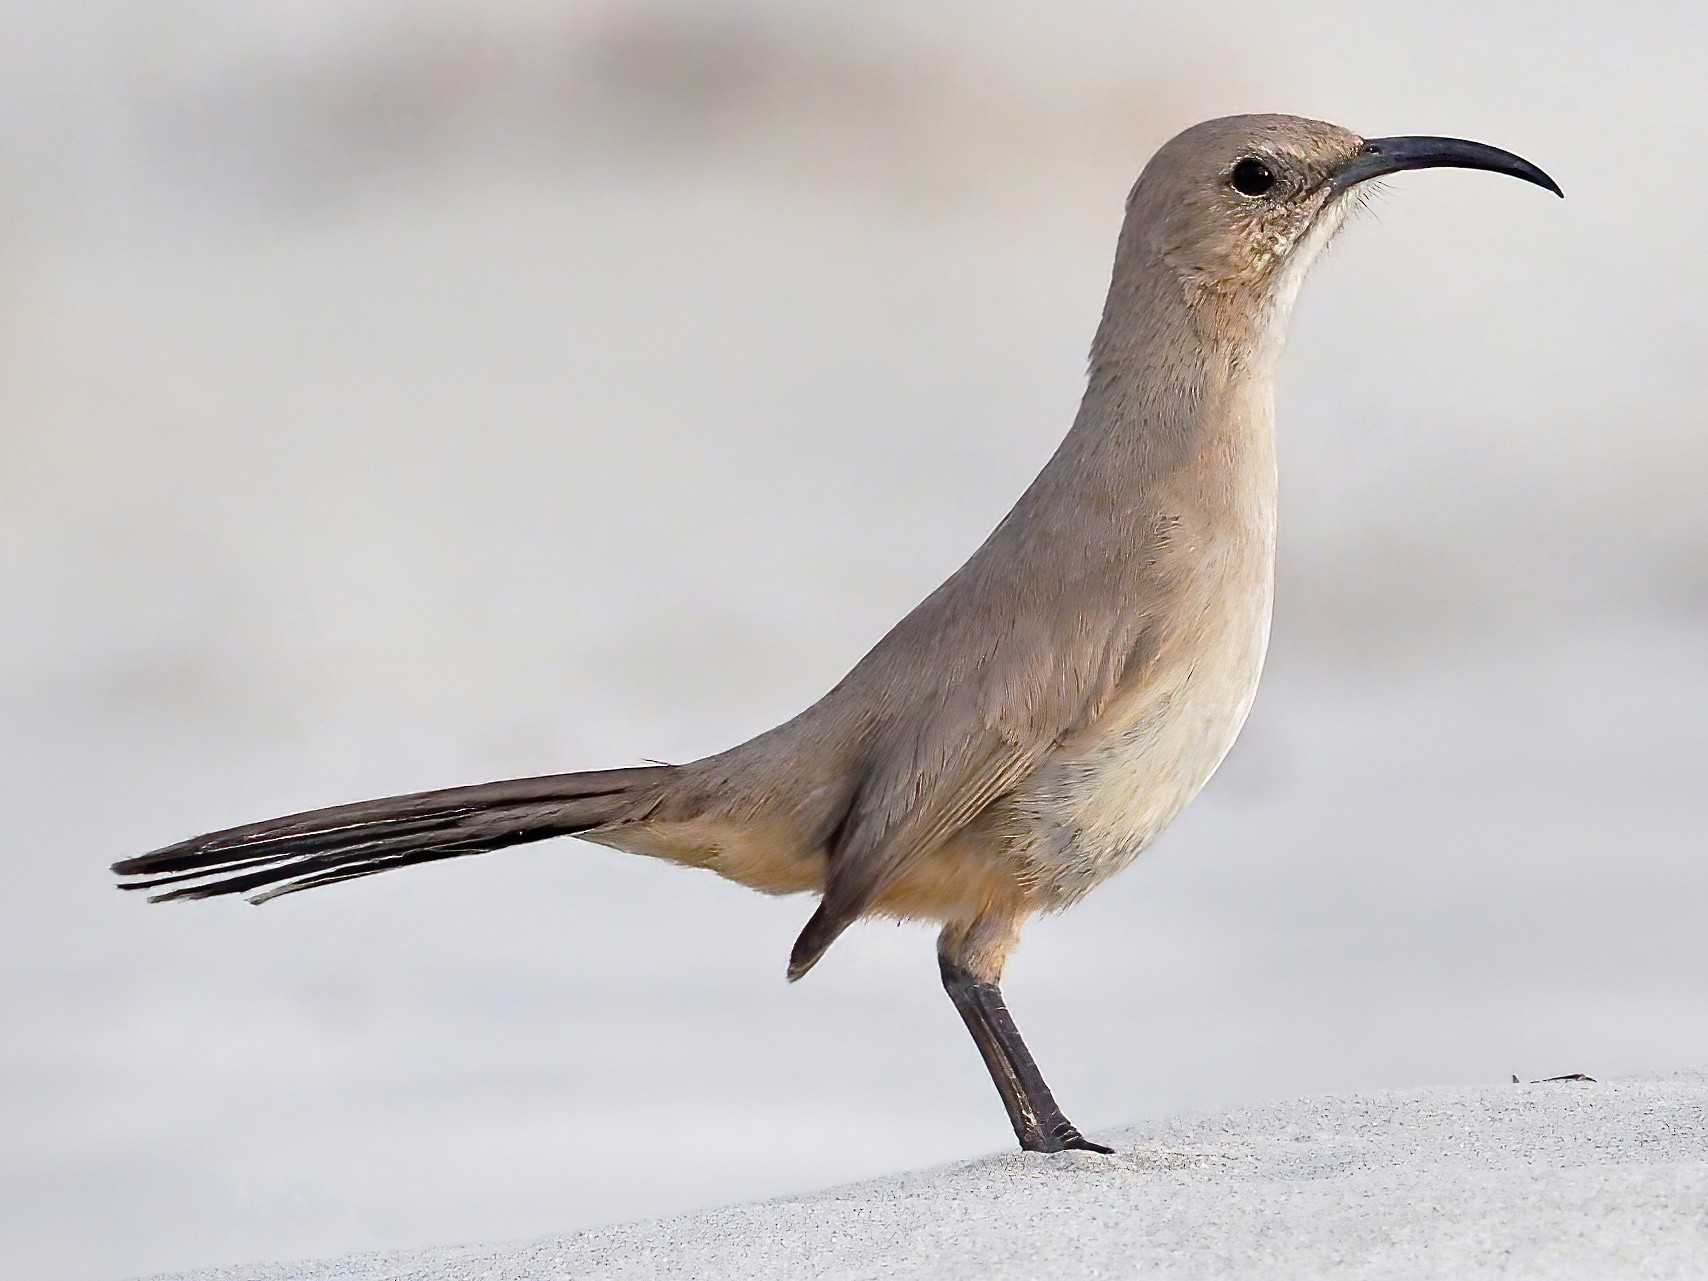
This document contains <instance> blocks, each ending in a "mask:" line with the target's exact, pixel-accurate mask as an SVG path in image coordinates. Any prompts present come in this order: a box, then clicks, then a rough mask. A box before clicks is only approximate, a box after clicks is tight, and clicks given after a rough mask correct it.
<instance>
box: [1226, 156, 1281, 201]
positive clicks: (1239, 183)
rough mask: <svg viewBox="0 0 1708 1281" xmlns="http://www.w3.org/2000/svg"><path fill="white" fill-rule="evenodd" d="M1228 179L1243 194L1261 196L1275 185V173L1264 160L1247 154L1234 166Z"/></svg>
mask: <svg viewBox="0 0 1708 1281" xmlns="http://www.w3.org/2000/svg"><path fill="white" fill-rule="evenodd" d="M1228 181H1229V182H1231V183H1233V185H1234V190H1235V191H1237V192H1239V193H1240V194H1241V195H1242V196H1261V195H1262V194H1263V193H1264V192H1266V191H1268V190H1269V189H1270V188H1271V187H1273V186H1274V185H1275V174H1274V173H1273V172H1272V171H1271V170H1270V168H1269V166H1268V165H1266V164H1264V163H1263V161H1261V160H1256V159H1253V158H1252V157H1250V156H1247V157H1246V158H1245V159H1244V160H1242V161H1240V162H1239V163H1238V164H1237V165H1235V166H1234V171H1233V172H1232V173H1231V174H1229V175H1228Z"/></svg>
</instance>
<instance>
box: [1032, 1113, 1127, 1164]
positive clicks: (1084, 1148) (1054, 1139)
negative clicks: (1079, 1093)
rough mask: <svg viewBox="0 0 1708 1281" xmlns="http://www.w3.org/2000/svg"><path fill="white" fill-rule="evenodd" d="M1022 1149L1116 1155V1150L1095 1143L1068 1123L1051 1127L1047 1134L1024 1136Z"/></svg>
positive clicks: (1038, 1132)
mask: <svg viewBox="0 0 1708 1281" xmlns="http://www.w3.org/2000/svg"><path fill="white" fill-rule="evenodd" d="M1020 1147H1021V1148H1022V1149H1023V1150H1024V1151H1027V1152H1101V1153H1102V1154H1103V1155H1104V1156H1114V1155H1115V1149H1114V1148H1106V1147H1104V1146H1103V1145H1102V1144H1101V1143H1093V1142H1092V1141H1091V1140H1090V1139H1088V1138H1086V1137H1085V1136H1084V1135H1083V1134H1081V1133H1080V1132H1079V1131H1078V1130H1077V1129H1076V1128H1074V1127H1073V1126H1072V1125H1070V1124H1068V1123H1067V1122H1066V1121H1064V1122H1062V1123H1061V1124H1060V1125H1055V1126H1051V1127H1050V1130H1049V1133H1047V1134H1046V1133H1043V1132H1042V1131H1036V1130H1035V1131H1032V1132H1031V1133H1028V1134H1022V1135H1021V1136H1020Z"/></svg>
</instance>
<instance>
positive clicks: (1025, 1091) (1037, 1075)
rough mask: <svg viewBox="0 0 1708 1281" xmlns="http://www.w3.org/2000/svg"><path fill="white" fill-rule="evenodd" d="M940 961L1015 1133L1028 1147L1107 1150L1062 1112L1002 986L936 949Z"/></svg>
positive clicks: (947, 986)
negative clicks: (977, 975) (1022, 1036)
mask: <svg viewBox="0 0 1708 1281" xmlns="http://www.w3.org/2000/svg"><path fill="white" fill-rule="evenodd" d="M937 964H938V967H939V968H940V969H941V970H942V972H943V990H944V991H946V992H947V993H948V994H949V999H950V1000H951V1001H953V1002H954V1003H955V1008H956V1009H957V1010H959V1011H960V1012H961V1018H962V1019H964V1020H965V1021H966V1024H967V1031H969V1032H971V1033H972V1034H973V1043H974V1044H975V1045H977V1046H978V1047H979V1053H980V1054H981V1055H983V1056H984V1062H985V1066H986V1067H987V1068H989V1069H990V1079H991V1080H993V1081H995V1082H996V1092H997V1093H998V1094H1000V1095H1001V1096H1002V1105H1003V1107H1005V1108H1007V1109H1008V1119H1009V1121H1011V1122H1012V1123H1013V1125H1014V1137H1015V1138H1017V1139H1019V1140H1020V1146H1021V1147H1022V1148H1023V1149H1025V1150H1026V1151H1028V1152H1060V1151H1063V1150H1064V1149H1066V1148H1080V1149H1082V1150H1084V1151H1087V1152H1105V1153H1107V1152H1110V1151H1111V1149H1109V1148H1106V1147H1104V1146H1103V1145H1102V1144H1100V1143H1093V1142H1091V1141H1090V1140H1089V1139H1087V1138H1086V1137H1085V1136H1084V1135H1082V1134H1081V1133H1080V1132H1079V1131H1078V1130H1076V1129H1075V1128H1074V1125H1073V1122H1072V1121H1069V1120H1068V1119H1067V1117H1065V1116H1063V1115H1062V1110H1061V1108H1060V1106H1058V1105H1057V1103H1056V1099H1055V1096H1054V1095H1053V1094H1051V1093H1050V1087H1049V1086H1048V1085H1047V1084H1045V1082H1044V1074H1043V1073H1042V1072H1040V1071H1038V1065H1037V1063H1035V1062H1034V1061H1033V1059H1032V1053H1031V1051H1030V1050H1028V1049H1027V1048H1026V1042H1024V1041H1022V1040H1021V1039H1020V1029H1019V1028H1017V1027H1015V1026H1014V1019H1013V1018H1012V1017H1011V1016H1010V1015H1009V1013H1008V1007H1007V1006H1006V1005H1004V1004H1003V1002H1002V989H1001V988H1000V987H998V986H997V985H996V984H995V983H987V982H983V981H981V980H979V979H976V978H974V977H973V976H972V975H971V974H969V973H968V972H967V971H966V970H964V969H962V968H961V967H960V966H959V965H957V964H956V963H955V962H953V961H951V960H949V959H948V958H947V957H945V956H943V955H942V954H941V953H939V955H938V957H937Z"/></svg>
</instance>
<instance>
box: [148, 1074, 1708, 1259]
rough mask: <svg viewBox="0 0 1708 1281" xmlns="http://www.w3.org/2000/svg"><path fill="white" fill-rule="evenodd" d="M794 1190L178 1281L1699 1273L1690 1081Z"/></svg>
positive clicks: (1700, 1089)
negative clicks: (533, 1237)
mask: <svg viewBox="0 0 1708 1281" xmlns="http://www.w3.org/2000/svg"><path fill="white" fill-rule="evenodd" d="M1102 1137H1104V1138H1108V1139H1110V1140H1111V1141H1112V1142H1113V1144H1114V1146H1115V1147H1116V1155H1115V1156H1113V1157H1099V1156H1093V1155H1090V1154H1084V1153H1064V1154H1061V1155H1059V1156H1053V1157H1041V1156H1036V1155H1021V1154H1012V1155H1006V1156H997V1157H990V1158H987V1159H985V1160H982V1161H973V1162H968V1163H966V1164H963V1165H954V1166H947V1167H944V1168H941V1169H936V1170H924V1171H920V1172H918V1173H914V1174H906V1175H900V1176H897V1177H895V1178H889V1179H879V1180H875V1181H873V1182H869V1183H860V1184H854V1185H852V1186H849V1187H842V1188H833V1189H831V1190H829V1191H826V1192H819V1193H815V1194H813V1195H810V1196H801V1197H791V1198H788V1199H786V1200H779V1201H768V1202H762V1203H760V1204H756V1205H744V1206H736V1207H733V1208H730V1209H724V1210H713V1211H708V1212H706V1213H702V1214H691V1215H685V1216H681V1217H677V1218H669V1219H655V1220H651V1221H648V1222H643V1223H631V1224H623V1225H620V1226H617V1227H608V1228H596V1229H593V1230H591V1231H587V1232H580V1233H575V1234H573V1235H569V1236H557V1237H546V1238H542V1239H540V1240H537V1241H528V1242H519V1243H516V1244H512V1245H502V1246H463V1247H458V1248H455V1249H448V1250H438V1251H420V1252H415V1253H408V1254H371V1255H359V1256H354V1257H350V1258H345V1259H337V1260H330V1261H326V1262H319V1263H301V1264H285V1265H278V1264H271V1265H258V1266H252V1267H237V1268H223V1269H219V1270H217V1271H213V1272H199V1273H194V1274H189V1273H186V1274H181V1275H182V1276H183V1277H184V1278H186V1281H188V1279H189V1278H192V1277H193V1278H194V1279H195V1281H477V1279H478V1281H546V1279H547V1278H554V1279H555V1278H564V1277H612V1278H619V1277H628V1278H636V1279H637V1281H638V1279H640V1278H652V1277H657V1278H666V1277H683V1278H689V1277H730V1278H736V1277H741V1278H752V1279H754V1281H762V1279H764V1278H770V1277H776V1278H797V1277H819V1278H830V1277H846V1278H856V1277H933V1278H945V1279H952V1278H963V1277H964V1278H1008V1277H1012V1278H1035V1277H1109V1276H1146V1277H1178V1278H1186V1277H1228V1276H1240V1277H1383V1278H1401V1277H1454V1278H1459V1279H1461V1281H1463V1279H1464V1278H1474V1277H1494V1276H1499V1277H1529V1278H1565V1277H1574V1278H1575V1277H1582V1278H1598V1279H1599V1278H1607V1277H1614V1276H1617V1277H1626V1278H1639V1277H1640V1278H1650V1277H1701V1276H1703V1275H1705V1274H1708V1073H1702V1072H1693V1073H1688V1074H1681V1075H1678V1076H1674V1077H1670V1078H1662V1079H1650V1080H1632V1081H1617V1082H1611V1083H1600V1084H1584V1083H1576V1082H1539V1083H1533V1084H1524V1085H1506V1086H1490V1087H1484V1088H1480V1089H1471V1090H1418V1091H1401V1092H1389V1093H1382V1094H1368V1095H1346V1096H1339V1097H1332V1098H1316V1099H1301V1100H1296V1101H1291V1102H1286V1103H1274V1104H1268V1105H1265V1106H1262V1107H1254V1108H1247V1109H1243V1110H1240V1111H1235V1112H1229V1113H1224V1114H1219V1115H1200V1116H1189V1117H1182V1118H1178V1119H1172V1120H1168V1121H1161V1122H1152V1123H1150V1124H1147V1125H1141V1126H1135V1127H1132V1128H1130V1129H1125V1130H1122V1131H1119V1132H1118V1133H1116V1134H1114V1135H1104V1136H1102Z"/></svg>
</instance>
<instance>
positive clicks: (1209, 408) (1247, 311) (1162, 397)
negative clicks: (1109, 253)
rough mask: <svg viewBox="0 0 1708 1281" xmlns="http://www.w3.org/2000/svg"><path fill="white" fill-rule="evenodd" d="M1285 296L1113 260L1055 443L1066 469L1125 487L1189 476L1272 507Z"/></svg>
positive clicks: (1211, 490) (1147, 489) (1143, 487)
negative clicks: (1064, 430) (1194, 282)
mask: <svg viewBox="0 0 1708 1281" xmlns="http://www.w3.org/2000/svg"><path fill="white" fill-rule="evenodd" d="M1290 301H1291V300H1290V298H1288V299H1285V300H1282V302H1283V305H1282V306H1279V307H1276V306H1269V305H1260V306H1256V307H1254V306H1252V305H1251V303H1250V302H1249V301H1245V300H1241V299H1238V298H1231V297H1223V296H1218V295H1213V294H1211V295H1206V294H1198V295H1193V294H1192V293H1190V292H1189V291H1188V290H1187V289H1186V288H1185V287H1183V285H1182V282H1181V280H1180V278H1179V277H1178V276H1177V275H1176V274H1175V273H1174V272H1173V271H1172V270H1171V269H1170V268H1169V267H1168V266H1167V264H1165V263H1163V262H1161V261H1159V260H1153V261H1150V262H1145V261H1138V262H1135V261H1132V260H1128V261H1126V262H1119V261H1118V263H1117V271H1116V275H1115V279H1114V281H1113V282H1112V284H1111V286H1110V290H1109V298H1108V301H1107V302H1106V304H1105V306H1104V312H1103V319H1102V322H1101V324H1100V325H1099V326H1098V330H1097V335H1096V338H1095V340H1094V341H1093V344H1092V349H1091V360H1090V367H1089V370H1088V375H1087V381H1086V391H1085V398H1084V400H1083V401H1082V403H1081V406H1080V411H1079V415H1078V417H1077V419H1076V420H1075V423H1074V427H1073V430H1072V432H1071V433H1070V434H1069V436H1068V439H1067V440H1066V441H1064V442H1063V451H1062V456H1063V458H1064V460H1071V461H1070V462H1069V467H1070V468H1071V469H1072V470H1074V471H1076V472H1079V473H1081V476H1080V479H1081V480H1082V481H1084V480H1089V479H1091V477H1092V475H1095V476H1096V477H1098V478H1100V479H1101V481H1102V483H1105V484H1109V483H1116V484H1121V485H1123V486H1125V487H1128V488H1129V489H1130V491H1132V492H1133V493H1135V494H1140V493H1152V492H1155V491H1157V490H1159V489H1164V488H1169V487H1172V486H1174V485H1176V484H1180V483H1186V482H1189V481H1192V480H1193V479H1194V478H1196V480H1197V481H1199V482H1201V483H1202V485H1203V486H1208V495H1207V496H1213V495H1214V494H1215V493H1217V492H1224V493H1225V497H1226V498H1227V500H1228V501H1231V502H1239V501H1248V502H1259V503H1262V504H1264V505H1266V506H1268V505H1272V493H1273V488H1274V472H1275V455H1274V411H1273V404H1274V394H1273V385H1274V367H1275V360H1276V356H1277V355H1278V353H1279V350H1280V345H1281V344H1280V338H1281V331H1282V329H1283V327H1284V326H1285V323H1286V315H1285V311H1286V309H1287V308H1286V306H1285V304H1286V303H1290ZM1265 302H1267V300H1265Z"/></svg>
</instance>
